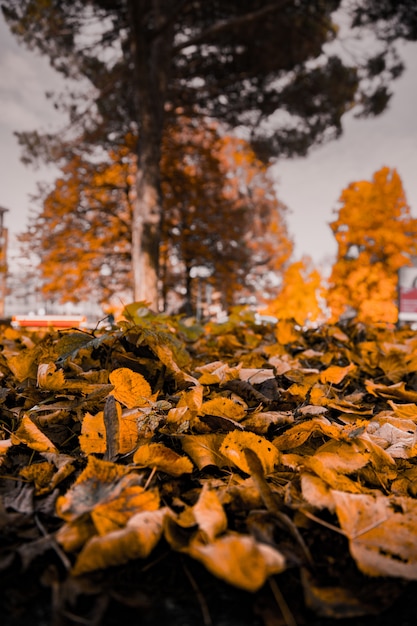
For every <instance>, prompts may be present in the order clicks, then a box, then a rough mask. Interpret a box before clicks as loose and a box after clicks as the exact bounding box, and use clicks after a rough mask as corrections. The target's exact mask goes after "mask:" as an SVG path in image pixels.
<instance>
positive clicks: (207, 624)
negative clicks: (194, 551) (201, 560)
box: [182, 561, 213, 626]
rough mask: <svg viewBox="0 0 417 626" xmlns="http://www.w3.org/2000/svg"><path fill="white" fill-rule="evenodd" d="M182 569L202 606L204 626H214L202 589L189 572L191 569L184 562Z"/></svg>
mask: <svg viewBox="0 0 417 626" xmlns="http://www.w3.org/2000/svg"><path fill="white" fill-rule="evenodd" d="M182 567H183V569H184V572H185V574H186V576H187V578H188V580H189V581H190V585H191V587H192V588H193V590H194V592H195V595H196V596H197V599H198V602H199V604H200V609H201V614H202V616H203V623H204V626H213V622H212V620H211V616H210V611H209V608H208V605H207V602H206V599H205V597H204V596H203V594H202V593H201V589H200V587H199V586H198V585H197V582H196V580H195V578H194V577H193V576H192V575H191V572H190V571H189V569H188V567H187V566H186V564H185V563H184V561H182Z"/></svg>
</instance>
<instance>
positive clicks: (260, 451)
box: [220, 430, 279, 474]
mask: <svg viewBox="0 0 417 626" xmlns="http://www.w3.org/2000/svg"><path fill="white" fill-rule="evenodd" d="M245 448H249V449H250V450H253V452H255V454H256V455H257V457H258V458H259V460H260V462H261V463H262V467H263V470H264V472H265V474H269V473H271V472H273V470H274V467H275V464H276V463H278V460H279V453H278V450H277V449H276V447H275V446H274V445H273V444H271V442H270V441H268V440H267V439H265V438H264V437H262V436H261V435H255V434H254V433H249V432H242V431H237V430H235V431H233V432H231V433H229V434H227V435H226V436H225V438H224V440H223V443H222V445H221V447H220V453H221V454H222V455H223V456H225V457H226V458H227V459H229V461H230V462H231V463H232V464H233V465H235V466H236V467H238V468H239V469H241V470H242V471H243V472H246V474H250V473H251V472H250V469H249V466H248V463H247V460H246V456H245Z"/></svg>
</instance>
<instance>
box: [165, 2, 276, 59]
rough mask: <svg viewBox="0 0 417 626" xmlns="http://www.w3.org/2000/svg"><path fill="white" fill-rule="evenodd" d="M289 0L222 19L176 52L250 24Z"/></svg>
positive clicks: (175, 52)
mask: <svg viewBox="0 0 417 626" xmlns="http://www.w3.org/2000/svg"><path fill="white" fill-rule="evenodd" d="M287 2H288V0H280V1H277V2H273V3H272V4H268V5H267V6H266V7H263V8H262V9H259V10H258V11H252V13H247V14H246V15H241V16H239V17H235V18H232V19H230V20H220V21H219V22H217V23H216V24H213V26H210V27H209V28H206V30H204V31H203V32H201V33H200V34H199V35H196V36H195V37H191V38H190V39H188V40H187V41H183V42H182V43H180V44H178V45H177V46H175V47H174V50H173V52H174V54H177V53H178V52H180V51H181V50H183V49H184V48H188V46H194V45H197V44H199V43H203V42H204V41H205V40H206V39H208V38H209V37H213V36H217V35H219V34H220V33H222V32H224V31H227V30H230V29H231V28H236V27H237V26H241V25H242V24H248V23H250V22H254V21H255V20H257V19H259V18H260V17H264V16H265V15H268V13H273V12H275V11H278V10H280V9H281V8H282V6H283V5H284V4H287Z"/></svg>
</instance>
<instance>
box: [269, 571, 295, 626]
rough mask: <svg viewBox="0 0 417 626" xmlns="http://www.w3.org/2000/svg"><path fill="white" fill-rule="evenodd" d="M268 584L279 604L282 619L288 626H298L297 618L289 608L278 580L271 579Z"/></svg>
mask: <svg viewBox="0 0 417 626" xmlns="http://www.w3.org/2000/svg"><path fill="white" fill-rule="evenodd" d="M268 583H269V586H270V588H271V591H272V594H273V596H274V598H275V602H276V603H277V604H278V607H279V610H280V611H281V614H282V617H283V618H284V622H285V624H286V626H297V622H296V620H295V617H294V615H293V614H292V613H291V609H290V607H289V606H288V604H287V601H286V600H285V598H284V596H283V595H282V593H281V590H280V588H279V587H278V585H277V582H276V580H275V579H274V578H269V579H268Z"/></svg>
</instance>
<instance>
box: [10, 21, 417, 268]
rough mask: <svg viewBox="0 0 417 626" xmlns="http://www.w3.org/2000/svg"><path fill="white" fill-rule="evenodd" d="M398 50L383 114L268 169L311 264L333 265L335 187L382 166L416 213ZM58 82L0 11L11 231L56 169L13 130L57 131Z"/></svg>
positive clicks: (414, 116) (413, 107)
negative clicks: (25, 160)
mask: <svg viewBox="0 0 417 626" xmlns="http://www.w3.org/2000/svg"><path fill="white" fill-rule="evenodd" d="M401 50H402V53H403V54H402V56H403V58H404V59H405V62H406V70H405V72H404V74H403V76H402V77H401V78H400V79H398V80H397V81H395V82H394V83H393V85H392V87H393V90H394V96H393V98H392V100H391V103H390V106H389V109H388V111H386V112H385V113H384V114H383V115H382V116H379V117H378V118H376V119H367V120H356V119H353V117H352V116H347V117H346V121H345V124H344V135H343V136H342V138H341V139H339V140H338V141H334V142H331V143H329V144H327V145H325V146H323V147H318V148H315V149H314V150H313V151H312V152H311V154H310V156H308V157H306V158H303V159H293V160H288V161H279V162H278V164H277V165H276V166H275V167H274V170H273V171H274V176H275V177H276V180H277V193H278V196H279V198H280V199H281V200H282V201H283V202H284V203H285V204H287V206H288V207H289V209H290V213H289V215H288V220H287V221H288V227H289V231H290V234H291V235H292V237H293V239H294V242H295V256H296V257H297V258H299V257H301V256H303V255H309V256H311V257H312V259H313V261H314V262H315V263H317V264H326V265H328V264H329V263H331V258H332V257H333V255H334V254H335V253H336V245H335V240H334V237H333V235H332V233H331V230H330V228H329V226H328V224H329V222H331V221H332V220H333V219H335V214H334V212H333V211H334V210H335V209H336V208H337V201H338V198H339V196H340V193H341V191H342V190H343V189H344V188H345V187H346V186H347V185H348V184H349V183H350V182H353V181H355V180H364V179H365V180H370V179H371V178H372V175H373V173H374V172H375V171H377V170H378V169H380V168H381V167H383V166H388V167H391V168H396V169H397V171H398V173H399V175H400V176H401V178H402V181H403V184H404V188H405V191H406V194H407V198H408V202H409V204H410V206H411V208H412V212H413V215H414V216H416V217H417V44H415V43H413V44H404V45H402V47H401ZM62 85H63V80H62V79H61V78H60V77H59V76H58V75H57V74H56V73H55V72H54V71H53V70H52V69H51V68H50V67H49V65H48V61H47V60H46V59H45V58H42V57H40V56H38V55H35V54H34V53H31V52H29V51H28V50H27V49H26V47H24V46H23V45H18V43H17V40H16V39H15V38H14V37H13V36H12V35H11V34H10V32H9V29H8V27H7V26H6V24H5V23H4V21H3V17H2V15H1V14H0V206H2V207H5V208H7V209H9V212H8V213H6V216H5V225H6V226H7V227H8V228H9V229H10V231H11V233H18V232H21V231H23V230H24V229H25V226H26V223H27V218H28V215H29V211H30V199H29V197H30V194H32V193H34V192H35V191H36V182H42V181H45V180H53V179H54V177H55V176H56V174H57V171H53V170H51V169H50V168H48V169H47V170H46V169H43V170H41V171H33V170H32V169H31V168H28V167H25V166H23V165H22V163H21V162H20V149H19V146H18V143H17V139H16V138H15V137H14V135H13V131H23V130H36V129H38V130H53V129H54V128H57V127H58V126H59V121H60V120H61V121H62V118H60V117H59V115H58V114H57V113H56V112H55V111H54V109H53V107H52V104H51V102H50V101H47V100H46V98H45V96H44V93H45V91H47V90H48V89H55V90H57V91H60V90H61V87H62Z"/></svg>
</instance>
